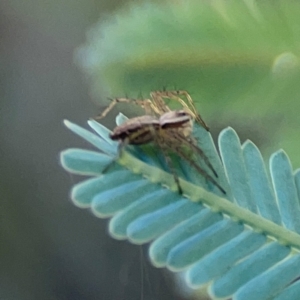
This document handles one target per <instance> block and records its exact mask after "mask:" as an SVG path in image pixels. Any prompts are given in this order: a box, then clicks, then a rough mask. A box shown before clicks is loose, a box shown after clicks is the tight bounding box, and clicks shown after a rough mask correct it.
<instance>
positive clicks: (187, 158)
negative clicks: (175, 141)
mask: <svg viewBox="0 0 300 300" xmlns="http://www.w3.org/2000/svg"><path fill="white" fill-rule="evenodd" d="M169 146H170V147H171V149H173V151H175V153H177V154H178V155H179V156H180V157H181V158H183V159H184V160H186V161H187V162H188V163H189V164H190V165H191V166H192V167H193V168H195V169H196V170H197V171H198V172H199V173H200V174H201V175H202V176H203V177H204V178H205V179H206V180H208V181H210V182H211V183H212V184H214V185H215V186H216V187H217V188H218V189H219V190H220V191H221V192H222V193H223V194H224V195H226V191H225V190H224V189H223V188H222V187H221V186H220V185H219V183H218V182H217V181H216V180H215V179H214V178H213V177H212V176H210V175H209V174H208V173H207V172H206V171H205V170H203V169H202V168H201V167H200V166H199V165H198V164H197V163H195V162H194V161H193V160H191V158H190V157H189V156H188V155H186V154H185V153H184V151H182V149H181V148H180V146H178V145H177V146H176V145H169Z"/></svg>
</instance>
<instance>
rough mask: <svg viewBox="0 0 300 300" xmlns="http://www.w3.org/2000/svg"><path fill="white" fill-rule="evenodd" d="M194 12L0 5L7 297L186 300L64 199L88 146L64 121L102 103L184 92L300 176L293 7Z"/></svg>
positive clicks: (142, 251)
mask: <svg viewBox="0 0 300 300" xmlns="http://www.w3.org/2000/svg"><path fill="white" fill-rule="evenodd" d="M186 2H187V3H188V2H190V4H191V5H190V6H189V5H186V6H184V7H181V6H180V5H181V1H169V2H168V3H167V5H164V4H163V2H157V1H156V2H152V3H146V4H145V3H144V2H143V1H135V2H133V3H131V4H130V6H128V5H127V3H126V2H125V1H116V0H114V1H104V0H98V1H94V0H85V1H83V0H65V1H57V0H52V1H38V0H27V1H17V0H2V1H1V2H0V67H1V68H0V78H1V81H0V103H1V105H0V144H1V146H0V155H1V156H0V170H1V172H0V176H1V178H0V217H1V227H0V298H1V299H7V300H10V299H17V300H18V299H20V300H23V299H24V300H25V299H30V300H31V299H51V300H52V299H53V300H56V299H74V300H76V299H85V300H88V299H104V300H106V299H109V300H110V299H126V300H127V299H130V300H131V299H144V300H146V299H164V300H165V299H186V298H188V297H189V299H191V296H188V295H185V294H183V293H182V291H180V289H179V288H178V285H177V284H176V281H174V278H173V276H172V275H170V274H169V273H168V272H166V271H164V270H157V269H154V268H152V267H151V266H150V264H149V263H148V257H147V248H146V247H143V248H142V247H138V246H132V245H130V244H129V243H126V242H117V241H114V240H113V239H112V238H110V237H109V236H108V234H107V229H106V228H107V221H106V220H100V219H97V218H95V217H94V216H93V215H92V214H91V213H90V212H88V211H82V210H80V209H78V208H76V207H74V206H73V204H72V203H71V201H70V200H69V196H68V195H69V191H70V188H71V187H72V185H73V184H74V183H76V182H78V181H79V180H80V178H77V177H73V176H70V175H68V174H67V173H66V172H64V171H63V170H62V168H61V167H60V165H59V152H60V151H61V150H63V149H65V148H68V147H84V148H87V147H90V146H88V145H87V144H85V143H84V142H83V141H81V140H80V139H78V137H76V136H74V135H72V133H70V132H68V131H67V130H66V128H64V127H63V125H62V120H63V119H65V118H67V119H69V120H71V121H73V122H75V123H78V124H80V125H83V126H85V122H86V120H87V119H88V118H89V117H90V116H94V115H96V114H98V113H99V112H100V111H101V109H103V108H104V107H105V105H107V101H106V97H107V96H120V95H121V96H123V95H124V94H129V95H130V96H132V97H137V96H138V95H139V94H142V95H143V96H147V93H148V92H149V91H150V90H154V89H161V88H164V87H166V88H170V89H173V88H179V89H187V90H189V91H190V92H191V94H192V96H193V97H194V99H196V102H197V105H198V107H199V109H201V112H202V115H203V116H205V117H204V118H205V120H206V121H207V122H208V123H209V124H210V127H211V128H212V133H213V135H214V137H215V138H216V137H217V134H218V133H219V132H220V130H221V129H222V128H224V127H226V126H232V127H234V129H236V130H237V132H238V133H239V135H240V137H241V140H242V141H244V140H245V139H251V140H253V141H254V142H255V143H256V144H257V145H258V146H259V147H260V149H261V150H262V151H263V154H264V156H265V158H266V159H267V157H268V156H269V154H270V153H272V152H274V151H275V150H277V149H278V148H281V147H283V148H284V149H285V150H286V151H287V153H288V154H290V156H291V160H292V163H293V166H294V168H296V167H299V166H300V156H299V155H298V153H299V150H298V149H299V148H300V139H299V128H300V125H299V124H300V117H299V112H298V111H299V108H300V107H299V96H298V95H299V89H300V87H299V78H300V76H299V74H300V72H299V61H298V53H299V41H300V39H299V37H300V35H299V33H300V30H299V28H300V25H299V23H300V22H299V20H300V18H299V17H298V18H297V10H296V9H295V7H294V6H293V5H297V4H295V3H292V2H291V3H288V1H286V3H287V4H284V5H283V4H282V2H280V1H271V2H272V4H271V6H270V7H264V5H262V7H258V6H257V5H255V1H244V2H245V3H246V4H245V5H242V6H241V5H237V4H236V3H234V1H225V2H228V3H233V5H232V6H230V7H229V8H228V9H226V7H225V6H224V1H212V3H213V5H212V6H209V7H208V6H206V5H204V6H201V7H196V8H193V5H195V3H194V2H193V1H186ZM198 2H199V3H200V1H198ZM205 2H207V1H203V3H205ZM244 2H243V3H244ZM197 5H198V4H197ZM296 8H297V7H296ZM298 11H300V10H298ZM198 14H199V15H198ZM298 19H299V20H298ZM97 22H98V23H97ZM96 23H97V25H95V24H96ZM90 27H94V29H93V30H92V31H90V33H89V35H88V38H86V36H85V33H86V31H87V29H88V28H90ZM83 43H86V44H85V46H83V47H81V48H80V49H79V50H78V48H77V47H78V46H79V45H82V44H83ZM75 49H77V50H76V51H75ZM74 51H75V52H76V55H75V59H74V55H73V54H74ZM74 60H75V62H76V63H74ZM82 70H83V72H82ZM121 108H122V109H125V110H126V107H124V106H123V107H121ZM116 112H117V110H114V112H113V113H112V114H111V116H109V117H108V118H107V119H105V120H104V123H105V124H106V125H108V126H110V127H112V126H113V123H114V115H115V114H116ZM127 113H128V114H129V115H133V114H135V110H131V109H128V108H127ZM216 139H217V138H216Z"/></svg>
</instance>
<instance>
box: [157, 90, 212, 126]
mask: <svg viewBox="0 0 300 300" xmlns="http://www.w3.org/2000/svg"><path fill="white" fill-rule="evenodd" d="M180 96H184V97H185V98H186V99H187V101H188V103H189V105H188V104H186V102H185V101H184V100H183V99H182V98H180ZM151 97H152V99H153V100H154V101H157V103H156V104H157V105H158V104H159V103H158V102H160V103H161V102H163V103H164V101H163V99H164V98H166V99H171V100H175V101H177V102H179V103H180V104H181V105H182V106H183V108H185V109H186V110H187V111H188V112H189V113H190V114H191V115H192V117H193V118H194V119H195V120H196V122H197V123H198V124H200V125H201V126H202V127H204V128H205V129H206V130H207V131H209V127H208V126H207V124H206V123H205V122H204V120H203V119H202V117H201V116H200V114H199V113H198V112H197V109H196V107H195V105H194V101H193V99H192V97H191V96H190V94H189V93H188V92H187V91H183V90H173V91H155V92H152V93H151ZM164 106H166V104H165V103H164ZM166 107H167V106H166ZM167 108H168V107H167ZM168 109H169V108H168ZM169 110H170V109H169ZM164 112H166V110H164Z"/></svg>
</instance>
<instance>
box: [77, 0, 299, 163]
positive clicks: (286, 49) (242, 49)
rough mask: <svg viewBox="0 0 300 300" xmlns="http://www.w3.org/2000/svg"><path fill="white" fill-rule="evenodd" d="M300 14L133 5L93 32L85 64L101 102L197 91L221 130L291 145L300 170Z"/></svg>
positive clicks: (257, 8) (185, 4)
mask: <svg viewBox="0 0 300 300" xmlns="http://www.w3.org/2000/svg"><path fill="white" fill-rule="evenodd" d="M299 11H300V3H299V2H297V1H283V0H282V1H253V0H244V1H238V0H230V1H222V0H215V1H199V0H197V1H196V0H189V1H168V2H163V3H155V2H152V3H151V2H149V3H146V4H131V5H129V6H128V7H126V8H124V9H123V10H119V12H118V13H117V14H115V15H113V16H112V17H110V18H108V19H107V20H106V21H105V22H100V23H98V24H96V25H95V26H94V27H93V28H92V29H91V30H90V31H89V32H88V34H87V42H86V44H85V45H84V46H82V47H81V48H79V49H78V51H77V53H76V60H77V62H78V63H79V65H80V66H81V67H82V68H83V70H84V71H85V73H86V74H87V77H88V79H89V82H90V85H91V90H92V92H93V94H94V95H95V96H96V98H98V99H99V98H100V97H99V95H100V93H101V95H103V91H106V94H107V95H109V96H113V97H114V96H124V95H125V94H126V95H129V96H131V97H137V96H138V95H139V94H142V95H143V97H148V95H149V92H150V91H152V90H160V89H162V88H167V89H174V88H175V89H185V90H188V91H189V92H190V93H191V95H192V96H193V99H194V100H195V101H196V103H197V106H198V109H199V111H201V112H202V113H203V115H204V116H205V118H206V119H208V123H209V124H210V125H211V128H212V130H214V128H215V130H217V129H220V128H222V127H224V126H228V125H230V126H233V127H234V128H236V129H237V131H238V132H239V133H240V135H241V136H242V137H243V138H244V139H246V138H250V139H252V140H253V141H254V142H256V143H257V144H258V145H259V146H260V148H261V150H262V151H263V153H264V154H265V155H267V154H269V153H270V152H271V151H272V150H273V151H274V149H277V148H278V147H282V148H284V149H285V150H286V151H287V153H289V155H290V157H291V159H292V161H293V163H294V164H295V167H296V166H299V165H300V156H299V155H298V149H299V148H300V139H299V128H300V118H299V112H298V110H299V109H300V105H299V103H300V102H299V95H300V94H299V92H300V85H299V82H300V81H299V80H300V68H299V66H300V64H299V58H298V56H299V49H300V18H299ZM105 103H107V102H105ZM276 144H277V145H276Z"/></svg>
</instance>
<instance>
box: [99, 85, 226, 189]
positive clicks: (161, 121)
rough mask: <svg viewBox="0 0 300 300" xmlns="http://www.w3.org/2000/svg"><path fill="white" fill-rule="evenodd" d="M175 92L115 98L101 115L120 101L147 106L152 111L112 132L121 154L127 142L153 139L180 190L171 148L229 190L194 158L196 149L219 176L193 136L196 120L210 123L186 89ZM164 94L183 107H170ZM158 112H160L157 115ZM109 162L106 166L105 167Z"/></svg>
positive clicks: (203, 173) (129, 143) (142, 141)
mask: <svg viewBox="0 0 300 300" xmlns="http://www.w3.org/2000/svg"><path fill="white" fill-rule="evenodd" d="M176 93H177V94H176V95H174V91H171V92H167V91H164V92H152V93H151V96H152V99H153V101H151V100H149V99H146V100H133V99H127V98H118V99H114V100H113V101H112V103H111V105H110V106H109V107H108V108H107V109H106V110H105V111H104V112H103V113H102V114H101V116H100V118H102V117H104V116H106V115H107V113H108V112H109V111H110V110H111V109H112V108H113V107H114V106H115V105H116V103H118V102H127V103H130V102H134V103H135V104H138V105H140V106H141V107H143V108H144V109H145V111H146V113H150V114H146V115H143V116H140V117H135V118H131V119H128V120H127V121H126V122H125V123H123V124H122V125H120V126H117V127H116V128H115V129H114V130H113V132H112V133H111V134H110V137H111V139H112V140H117V141H119V155H120V154H121V152H122V150H123V149H124V148H125V146H126V145H143V144H147V143H150V142H154V143H155V144H156V145H158V146H159V148H160V149H161V151H162V153H163V154H164V156H165V159H166V162H167V165H168V166H169V168H170V171H171V172H172V173H173V176H174V180H175V182H176V185H177V187H178V191H179V193H182V189H181V187H180V183H179V178H178V175H177V173H176V171H175V168H174V166H173V162H172V159H171V158H170V156H169V152H174V153H176V154H177V155H178V156H179V157H181V158H183V159H184V160H186V161H188V162H189V163H190V164H191V166H192V167H194V168H195V169H196V170H197V171H198V172H199V173H200V174H202V175H203V176H204V177H205V178H206V179H207V180H209V181H211V182H212V183H213V184H214V185H215V186H217V187H218V188H219V190H220V191H221V192H222V193H224V194H226V192H225V190H224V189H223V188H222V187H221V186H220V185H219V184H218V182H217V181H216V180H215V179H214V178H213V177H212V176H211V175H210V174H208V172H206V171H205V170H204V169H203V168H202V167H201V166H199V164H197V163H196V162H195V160H194V159H192V156H193V153H194V152H195V153H197V154H198V155H200V156H201V157H202V158H203V160H204V162H205V164H206V165H207V166H208V167H209V169H210V170H211V171H212V173H213V174H214V176H215V177H218V175H217V173H216V171H215V170H214V168H213V166H212V164H211V163H210V161H209V159H208V157H207V156H206V155H205V153H204V152H203V151H202V150H201V149H200V148H199V147H198V146H197V144H196V141H195V140H194V139H193V137H192V136H191V133H192V129H193V121H194V120H196V121H197V122H198V123H199V124H201V125H202V126H203V127H204V128H205V129H206V130H208V126H207V125H206V123H205V122H204V121H203V120H202V118H201V116H200V115H199V114H198V113H197V111H196V109H195V107H194V105H193V102H192V99H191V97H190V96H189V94H188V93H187V92H185V91H176ZM178 94H179V95H185V96H186V98H187V99H188V101H189V105H187V104H186V103H185V102H184V101H183V100H182V99H181V98H180V97H179V96H177V95H178ZM164 98H169V99H174V100H176V101H178V102H179V103H180V104H182V106H183V108H184V109H182V110H171V109H170V108H169V107H168V106H167V105H166V104H165V102H164V100H163V99H164ZM155 114H156V115H158V116H155ZM187 149H188V150H190V151H191V152H192V153H188V151H186V150H187ZM116 159H117V158H116ZM109 166H110V165H109ZM109 166H107V168H105V171H106V170H107V169H108V167H109Z"/></svg>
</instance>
